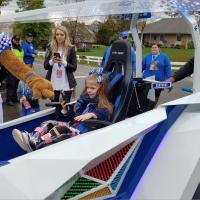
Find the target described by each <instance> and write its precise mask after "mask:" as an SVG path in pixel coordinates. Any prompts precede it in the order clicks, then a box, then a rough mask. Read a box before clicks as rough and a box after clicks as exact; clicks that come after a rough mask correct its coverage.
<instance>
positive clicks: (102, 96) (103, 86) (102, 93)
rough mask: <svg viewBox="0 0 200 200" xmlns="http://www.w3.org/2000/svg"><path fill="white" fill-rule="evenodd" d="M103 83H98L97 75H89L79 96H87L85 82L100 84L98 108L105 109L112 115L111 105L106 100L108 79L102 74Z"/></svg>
mask: <svg viewBox="0 0 200 200" xmlns="http://www.w3.org/2000/svg"><path fill="white" fill-rule="evenodd" d="M102 77H103V81H102V83H98V82H97V79H98V74H97V73H94V74H91V75H90V76H89V77H88V78H87V79H86V81H85V88H84V90H83V92H82V94H81V96H84V95H87V88H86V82H87V81H92V82H93V81H94V83H97V84H100V87H99V90H98V94H97V97H98V108H107V109H108V110H109V112H110V114H112V113H113V105H112V103H111V102H110V101H109V100H108V95H109V91H110V90H109V88H108V79H107V78H106V75H105V74H103V75H102Z"/></svg>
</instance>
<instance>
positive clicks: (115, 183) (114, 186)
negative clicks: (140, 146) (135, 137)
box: [110, 153, 133, 190]
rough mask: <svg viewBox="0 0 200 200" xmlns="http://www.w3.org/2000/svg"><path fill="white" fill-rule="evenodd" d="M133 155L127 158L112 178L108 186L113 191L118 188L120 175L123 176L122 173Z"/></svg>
mask: <svg viewBox="0 0 200 200" xmlns="http://www.w3.org/2000/svg"><path fill="white" fill-rule="evenodd" d="M132 155H133V153H132V154H131V155H130V156H129V157H128V159H127V160H126V162H125V163H124V165H123V166H122V168H121V169H120V170H119V172H118V173H117V175H116V176H115V177H114V179H113V180H112V182H111V184H110V186H111V188H112V189H113V190H115V189H116V188H117V186H118V183H119V182H120V180H121V177H122V175H123V174H124V171H125V170H126V167H127V166H128V163H129V161H130V160H131V157H132Z"/></svg>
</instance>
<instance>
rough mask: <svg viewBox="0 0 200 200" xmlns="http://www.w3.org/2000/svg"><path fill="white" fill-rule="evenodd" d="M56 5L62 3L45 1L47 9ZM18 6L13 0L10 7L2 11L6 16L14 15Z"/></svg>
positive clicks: (51, 0) (52, 0)
mask: <svg viewBox="0 0 200 200" xmlns="http://www.w3.org/2000/svg"><path fill="white" fill-rule="evenodd" d="M55 5H60V2H59V1H58V0H57V1H55V0H45V6H46V7H51V6H55ZM17 8H18V7H17V4H16V0H12V1H11V2H10V3H9V5H8V6H6V7H2V8H1V11H2V15H4V14H8V13H9V14H11V13H14V12H15V10H16V9H17Z"/></svg>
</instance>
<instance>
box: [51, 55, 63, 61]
mask: <svg viewBox="0 0 200 200" xmlns="http://www.w3.org/2000/svg"><path fill="white" fill-rule="evenodd" d="M52 60H53V62H54V63H59V61H60V60H61V58H58V57H57V56H53V58H52Z"/></svg>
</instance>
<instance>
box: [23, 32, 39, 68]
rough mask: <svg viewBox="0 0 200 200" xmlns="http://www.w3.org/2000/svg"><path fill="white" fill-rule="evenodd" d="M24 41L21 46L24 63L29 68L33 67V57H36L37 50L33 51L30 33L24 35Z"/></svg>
mask: <svg viewBox="0 0 200 200" xmlns="http://www.w3.org/2000/svg"><path fill="white" fill-rule="evenodd" d="M26 36H27V37H26V41H25V42H24V43H23V44H22V48H23V51H24V58H23V59H24V63H25V64H27V65H29V66H30V67H32V66H33V62H34V59H35V56H36V55H37V50H36V49H35V47H34V45H33V43H32V42H33V35H32V33H28V34H27V35H26Z"/></svg>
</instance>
